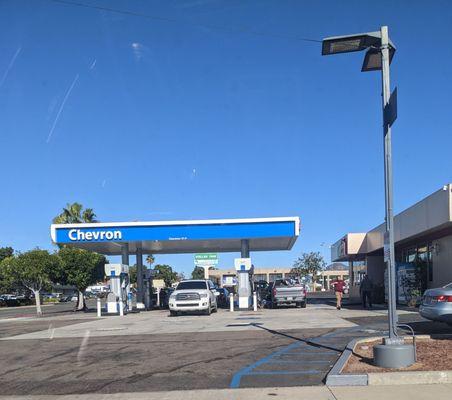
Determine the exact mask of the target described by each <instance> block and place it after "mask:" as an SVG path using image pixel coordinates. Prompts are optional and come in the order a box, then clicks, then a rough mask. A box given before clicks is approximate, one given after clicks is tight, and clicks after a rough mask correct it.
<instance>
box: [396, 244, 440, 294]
mask: <svg viewBox="0 0 452 400" xmlns="http://www.w3.org/2000/svg"><path fill="white" fill-rule="evenodd" d="M431 247H432V246H431V243H426V244H421V245H418V246H416V247H410V248H408V249H405V250H404V251H403V257H402V258H403V260H402V262H408V263H413V264H415V265H416V266H417V267H418V269H419V271H418V274H419V276H418V279H419V280H420V281H421V288H422V290H425V289H426V288H427V280H428V281H429V282H431V281H433V263H432V252H431Z"/></svg>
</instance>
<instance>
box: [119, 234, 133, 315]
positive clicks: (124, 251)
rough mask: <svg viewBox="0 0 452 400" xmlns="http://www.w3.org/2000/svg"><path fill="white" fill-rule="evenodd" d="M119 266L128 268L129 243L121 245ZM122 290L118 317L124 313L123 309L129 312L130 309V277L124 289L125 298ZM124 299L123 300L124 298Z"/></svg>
mask: <svg viewBox="0 0 452 400" xmlns="http://www.w3.org/2000/svg"><path fill="white" fill-rule="evenodd" d="M121 264H124V265H127V266H129V243H122V244H121ZM123 293H124V292H123V290H122V288H121V296H119V307H120V315H121V313H123V312H124V309H123V307H124V308H126V309H128V310H131V309H132V301H131V298H130V297H131V296H130V276H129V282H128V284H127V285H126V287H125V296H123ZM124 297H125V298H124Z"/></svg>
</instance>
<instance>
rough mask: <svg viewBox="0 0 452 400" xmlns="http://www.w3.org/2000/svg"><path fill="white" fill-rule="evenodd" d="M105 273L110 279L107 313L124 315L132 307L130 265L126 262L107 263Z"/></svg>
mask: <svg viewBox="0 0 452 400" xmlns="http://www.w3.org/2000/svg"><path fill="white" fill-rule="evenodd" d="M105 275H106V276H107V278H108V279H109V280H110V292H109V293H108V295H107V313H109V314H117V313H119V314H120V315H123V314H124V313H125V312H127V311H128V310H129V309H130V308H131V304H129V293H128V292H129V290H128V288H129V287H130V285H129V283H130V279H129V266H128V265H125V264H105Z"/></svg>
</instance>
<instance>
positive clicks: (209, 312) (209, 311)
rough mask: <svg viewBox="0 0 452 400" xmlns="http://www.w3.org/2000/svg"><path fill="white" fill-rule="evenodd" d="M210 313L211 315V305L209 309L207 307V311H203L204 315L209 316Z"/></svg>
mask: <svg viewBox="0 0 452 400" xmlns="http://www.w3.org/2000/svg"><path fill="white" fill-rule="evenodd" d="M211 313H212V307H211V305H210V303H209V307H207V310H206V311H205V314H206V315H210V314H211Z"/></svg>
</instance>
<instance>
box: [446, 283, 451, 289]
mask: <svg viewBox="0 0 452 400" xmlns="http://www.w3.org/2000/svg"><path fill="white" fill-rule="evenodd" d="M444 289H452V282H451V283H449V284H448V285H446V286H444Z"/></svg>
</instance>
